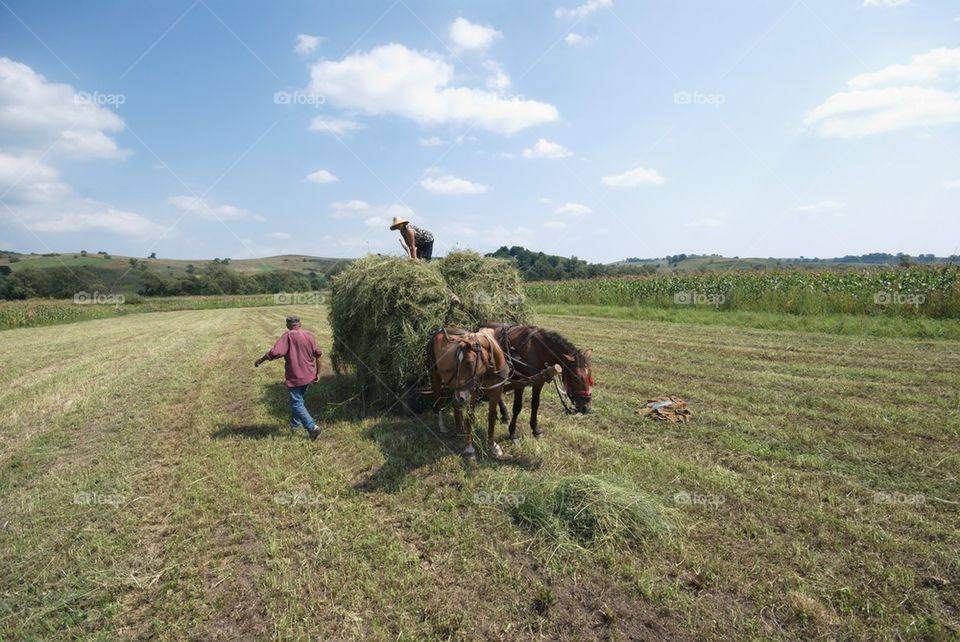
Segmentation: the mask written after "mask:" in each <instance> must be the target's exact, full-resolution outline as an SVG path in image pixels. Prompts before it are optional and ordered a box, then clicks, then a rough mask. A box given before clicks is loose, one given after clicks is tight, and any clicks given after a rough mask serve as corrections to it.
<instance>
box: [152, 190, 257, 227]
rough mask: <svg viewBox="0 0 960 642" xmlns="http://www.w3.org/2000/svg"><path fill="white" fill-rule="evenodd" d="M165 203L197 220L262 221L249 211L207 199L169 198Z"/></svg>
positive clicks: (183, 196) (190, 197)
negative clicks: (193, 216) (246, 219)
mask: <svg viewBox="0 0 960 642" xmlns="http://www.w3.org/2000/svg"><path fill="white" fill-rule="evenodd" d="M167 202H168V203H170V204H171V205H173V206H174V207H176V208H177V209H178V210H182V211H184V212H186V213H188V214H193V215H195V216H197V217H198V218H202V219H208V220H214V221H218V220H219V221H223V220H233V219H241V218H252V219H255V220H262V218H263V217H261V216H257V215H254V214H252V213H251V212H250V211H249V210H245V209H243V208H240V207H237V206H235V205H228V204H226V203H223V204H217V203H213V202H212V201H209V200H207V199H203V198H199V197H197V196H188V195H182V196H171V197H170V198H168V199H167Z"/></svg>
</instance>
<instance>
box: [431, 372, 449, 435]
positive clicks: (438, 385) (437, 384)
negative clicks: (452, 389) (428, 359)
mask: <svg viewBox="0 0 960 642" xmlns="http://www.w3.org/2000/svg"><path fill="white" fill-rule="evenodd" d="M430 389H431V391H432V392H433V409H434V410H436V411H437V428H438V429H439V430H440V434H441V435H445V434H447V427H446V426H445V425H444V424H443V406H444V404H443V398H442V397H441V395H442V393H443V384H442V382H441V381H440V375H439V374H437V373H436V372H433V373H431V374H430Z"/></svg>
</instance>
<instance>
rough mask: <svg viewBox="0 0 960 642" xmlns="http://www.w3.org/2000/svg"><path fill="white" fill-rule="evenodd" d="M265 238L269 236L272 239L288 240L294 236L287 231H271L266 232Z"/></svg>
mask: <svg viewBox="0 0 960 642" xmlns="http://www.w3.org/2000/svg"><path fill="white" fill-rule="evenodd" d="M264 238H268V239H270V240H271V241H286V240H288V239H290V238H293V237H292V235H291V234H289V233H287V232H270V233H269V234H264Z"/></svg>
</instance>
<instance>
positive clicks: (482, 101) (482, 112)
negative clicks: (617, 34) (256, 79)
mask: <svg viewBox="0 0 960 642" xmlns="http://www.w3.org/2000/svg"><path fill="white" fill-rule="evenodd" d="M310 76H311V80H310V90H311V91H312V92H313V93H315V94H316V95H322V96H324V97H325V99H326V101H327V102H328V103H329V104H333V105H336V106H338V107H341V108H344V109H351V110H358V111H361V112H364V113H367V114H370V115H387V114H393V115H397V116H402V117H404V118H409V119H411V120H414V121H416V122H418V123H421V124H443V123H462V124H468V125H474V126H477V127H480V128H483V129H486V130H489V131H493V132H497V133H502V134H512V133H515V132H518V131H520V130H522V129H526V128H528V127H533V126H534V125H540V124H543V123H548V122H552V121H555V120H557V119H558V118H559V114H558V112H557V109H556V107H554V106H553V105H549V104H547V103H542V102H538V101H535V100H525V99H523V98H520V97H510V98H507V97H504V96H501V95H499V94H498V93H496V92H492V91H483V90H479V89H472V88H468V87H457V86H453V85H452V82H453V79H454V68H453V65H451V64H450V63H448V62H446V61H445V60H443V59H442V58H441V57H440V56H438V55H436V54H431V53H420V52H418V51H414V50H412V49H408V48H407V47H405V46H403V45H399V44H388V45H384V46H381V47H376V48H375V49H372V50H370V51H368V52H361V53H356V54H353V55H351V56H348V57H346V58H344V59H343V60H340V61H334V60H325V61H321V62H318V63H316V64H314V65H313V67H312V69H311V72H310ZM315 122H316V119H315ZM311 128H312V127H311Z"/></svg>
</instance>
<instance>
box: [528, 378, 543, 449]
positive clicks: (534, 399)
mask: <svg viewBox="0 0 960 642" xmlns="http://www.w3.org/2000/svg"><path fill="white" fill-rule="evenodd" d="M542 389H543V384H542V383H541V384H536V385H534V386H533V393H532V394H531V398H530V430H532V431H533V436H534V437H536V438H537V439H540V437H542V436H543V433H542V432H541V431H540V426H539V425H538V424H537V410H539V409H540V391H541V390H542Z"/></svg>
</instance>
